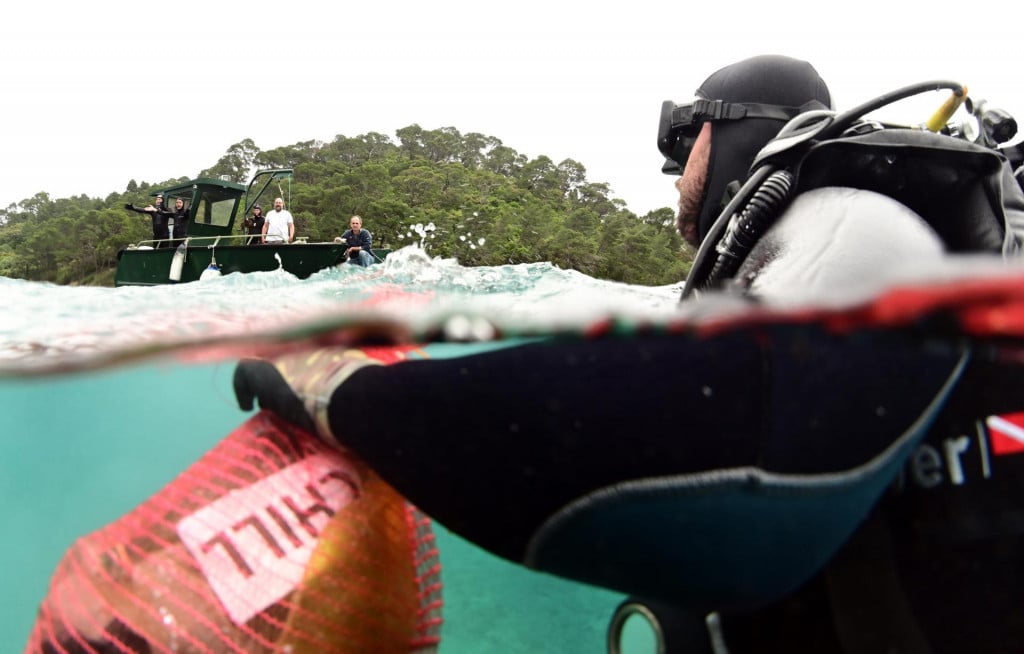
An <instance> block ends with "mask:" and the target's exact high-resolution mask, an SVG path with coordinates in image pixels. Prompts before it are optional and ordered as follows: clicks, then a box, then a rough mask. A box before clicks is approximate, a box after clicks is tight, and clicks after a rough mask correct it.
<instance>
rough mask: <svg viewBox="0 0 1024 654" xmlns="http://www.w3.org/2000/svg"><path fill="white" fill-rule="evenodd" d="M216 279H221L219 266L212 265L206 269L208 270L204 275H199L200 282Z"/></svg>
mask: <svg viewBox="0 0 1024 654" xmlns="http://www.w3.org/2000/svg"><path fill="white" fill-rule="evenodd" d="M214 277H220V268H218V267H217V264H215V263H211V264H210V265H209V266H207V267H206V270H204V271H203V274H202V275H199V280H200V281H202V280H204V279H213V278H214Z"/></svg>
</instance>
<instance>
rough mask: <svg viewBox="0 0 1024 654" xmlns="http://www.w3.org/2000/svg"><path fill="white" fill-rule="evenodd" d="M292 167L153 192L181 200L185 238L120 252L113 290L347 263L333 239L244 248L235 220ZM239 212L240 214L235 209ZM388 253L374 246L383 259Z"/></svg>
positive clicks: (301, 273) (303, 272) (298, 272)
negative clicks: (185, 209) (237, 179)
mask: <svg viewBox="0 0 1024 654" xmlns="http://www.w3.org/2000/svg"><path fill="white" fill-rule="evenodd" d="M292 172H293V171H292V169H290V168H275V169H269V170H262V171H259V172H258V173H256V175H255V176H254V177H253V178H252V180H251V181H250V182H249V184H248V185H242V184H237V183H235V182H231V181H226V180H223V179H213V178H208V177H200V178H197V179H193V180H190V181H187V182H184V183H181V184H177V185H175V186H170V187H167V188H163V189H154V190H153V192H152V194H151V195H153V196H156V195H157V194H158V193H162V194H163V196H164V202H165V203H166V205H167V206H171V205H172V204H173V202H174V201H175V200H177V199H178V198H181V199H183V200H185V202H186V204H187V206H188V207H189V229H188V231H189V234H188V236H187V237H186V238H183V239H165V240H163V241H156V240H144V241H139V242H138V243H132V244H130V245H128V246H127V247H124V248H122V249H121V251H120V252H119V253H118V255H117V257H118V260H117V271H116V273H115V275H114V285H115V286H159V285H163V284H182V283H186V282H194V281H197V280H199V279H202V278H204V276H209V275H226V274H230V273H233V272H242V273H249V272H257V271H261V270H264V271H269V270H277V269H278V268H282V269H284V270H286V271H288V272H289V273H291V274H293V275H295V276H296V277H298V278H299V279H305V278H307V277H309V276H310V275H312V274H313V273H315V272H318V271H320V270H323V269H325V268H330V267H332V266H336V265H339V264H341V263H345V250H346V249H347V248H348V246H347V245H346V243H345V242H344V241H342V240H341V238H340V237H339V238H337V239H335V240H334V241H327V242H313V243H311V242H309V241H308V240H307V239H306V238H305V237H302V236H297V237H296V238H295V241H294V242H292V243H287V244H285V243H267V244H260V245H247V242H248V240H249V238H250V237H249V236H247V235H246V234H243V233H242V232H241V230H236V229H235V226H236V224H239V223H240V222H241V220H240V218H239V216H246V215H248V213H249V211H250V210H251V209H252V207H253V206H254V205H255V204H256V203H257V202H258V201H259V199H260V198H261V197H263V195H264V193H265V192H266V191H267V190H268V189H270V188H272V185H274V188H276V187H277V184H275V183H276V182H279V180H285V179H287V180H289V181H290V180H291V177H292ZM239 209H241V211H239ZM389 253H390V249H386V248H374V249H373V250H372V251H371V254H372V255H373V257H374V259H375V260H376V261H378V262H380V261H383V260H384V258H385V257H386V256H387V255H388V254H389Z"/></svg>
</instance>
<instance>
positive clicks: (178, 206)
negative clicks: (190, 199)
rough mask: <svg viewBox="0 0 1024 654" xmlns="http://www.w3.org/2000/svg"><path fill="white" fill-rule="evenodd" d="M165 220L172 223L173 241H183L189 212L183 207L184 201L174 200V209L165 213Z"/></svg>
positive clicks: (186, 233)
mask: <svg viewBox="0 0 1024 654" xmlns="http://www.w3.org/2000/svg"><path fill="white" fill-rule="evenodd" d="M167 218H168V219H169V220H173V221H174V238H175V239H183V238H185V237H186V236H188V219H189V210H188V208H187V207H185V200H183V199H182V198H177V199H175V200H174V209H173V210H171V211H168V212H167Z"/></svg>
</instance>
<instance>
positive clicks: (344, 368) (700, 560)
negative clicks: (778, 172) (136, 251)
mask: <svg viewBox="0 0 1024 654" xmlns="http://www.w3.org/2000/svg"><path fill="white" fill-rule="evenodd" d="M697 96H698V101H703V102H700V104H698V102H695V103H694V104H693V105H691V106H690V107H685V108H678V111H677V108H673V109H672V116H671V119H672V126H673V129H674V131H675V132H676V133H675V137H677V138H676V139H675V140H674V141H672V142H666V143H660V144H659V146H665V148H664V149H667V150H668V155H669V159H670V162H669V163H670V164H671V166H669V167H672V166H674V170H673V171H672V172H674V173H676V174H681V177H680V178H679V180H678V181H677V182H676V187H677V189H678V191H679V215H678V217H677V224H678V227H679V230H680V232H681V233H682V234H683V235H684V237H686V238H687V239H688V240H690V241H691V242H694V243H697V244H702V242H703V241H705V240H707V239H708V238H709V235H711V234H712V233H713V226H714V224H715V223H716V222H717V221H716V216H718V215H719V213H721V211H720V209H721V205H720V202H719V200H720V198H722V197H723V196H727V195H729V193H730V192H729V189H728V188H727V187H728V186H729V185H730V183H731V182H733V181H743V180H744V179H745V178H746V176H747V175H748V173H749V169H750V166H751V163H752V161H754V159H755V157H756V156H757V153H758V152H759V151H760V150H761V149H762V148H763V147H765V145H766V144H767V143H768V142H769V141H770V140H771V139H772V138H773V137H774V136H775V135H776V134H777V133H778V132H779V130H780V129H782V127H783V126H784V125H785V124H786V122H787V120H788V119H789V118H791V117H793V116H796V115H798V114H800V113H802V112H807V111H813V110H815V109H819V110H830V109H831V105H832V103H831V96H830V93H829V91H828V88H827V86H826V85H825V83H824V81H823V80H822V79H821V78H820V76H819V75H818V74H817V72H816V71H815V69H814V68H813V67H812V66H811V65H810V64H809V63H807V62H803V61H799V60H795V59H791V58H788V57H776V56H768V57H754V58H751V59H746V60H743V61H740V62H737V63H735V64H732V65H730V66H727V67H725V68H723V69H721V70H719V71H717V72H716V73H714V74H713V75H711V76H710V77H709V78H708V79H707V80H706V81H705V82H704V83H703V84H702V85H701V86H700V87H699V88H698V91H697ZM663 114H664V107H663ZM663 118H664V115H663ZM899 131H905V132H909V131H910V130H899ZM918 134H919V133H918ZM926 136H930V137H934V138H935V139H943V138H946V139H949V137H942V136H939V135H934V134H933V135H926ZM910 137H913V138H918V137H917V136H914V135H913V134H911V135H908V136H907V138H910ZM854 138H857V137H854ZM949 140H952V139H949ZM929 142H933V143H937V142H935V141H929V139H928V138H924V137H921V143H918V146H921V144H922V143H923V144H925V145H927V143H929ZM859 143H860V142H859V141H858V142H856V143H855V144H859ZM939 145H940V146H944V145H947V144H946V143H945V142H943V143H941V144H939ZM979 150H980V148H979ZM886 152H888V153H889V154H886V155H885V156H879V157H864V158H863V161H866V162H868V163H872V164H875V163H877V164H881V163H891V162H892V161H893V158H894V156H895V155H892V154H891V153H892V151H891V150H886ZM896 152H900V153H901V154H908V153H910V152H912V150H908V149H902V150H896ZM663 154H664V151H663ZM945 154H948V153H946V152H943V150H942V149H941V148H940V149H939V150H930V151H928V152H927V156H926V157H925V159H930V160H932V161H934V160H936V158H941V156H943V155H945ZM970 154H971V157H972V159H971V160H972V161H975V160H980V159H984V160H985V161H986V162H987V164H986V165H988V164H993V162H994V165H995V168H991V169H989V172H990V173H991V174H990V175H989V173H986V175H988V177H986V178H985V180H984V181H985V183H988V182H991V181H992V176H995V178H996V181H998V178H999V177H1000V176H1002V175H1003V174H1004V173H1005V172H1006V171H1005V170H1002V169H1001V168H1000V167H1002V168H1006V169H1008V166H1005V160H1003V161H1002V163H999V161H1000V157H1001V155H997V154H994V153H992V155H991V156H989V155H987V154H984V153H980V152H971V153H970ZM975 155H977V156H975ZM921 161H922V160H918V161H917V164H921ZM975 162H976V161H975ZM818 163H822V162H821V161H819V162H818ZM825 163H828V162H825ZM835 163H836V165H835V166H833V167H834V168H835V169H836V170H837V171H838V173H837V174H842V172H843V170H844V169H851V167H852V164H853V163H854V162H853V161H851V160H850V158H848V157H847V158H842V157H840V158H839V159H838V160H837V161H836V162H835ZM976 163H977V162H976ZM915 168H916V165H915ZM807 172H808V174H811V175H813V174H816V173H817V172H818V171H816V170H810V171H807ZM963 172H965V173H966V172H967V168H966V167H965V168H964V169H963ZM941 179H945V178H943V177H940V180H941ZM1009 179H1010V181H1011V184H1009V185H1005V186H1003V187H1002V189H1001V192H1002V202H1003V204H1002V205H1000V200H999V197H1000V196H999V195H993V194H986V193H984V192H982V191H980V190H979V189H974V190H976V191H978V192H977V193H969V192H967V191H966V190H964V189H961V188H960V187H957V189H956V191H955V192H957V193H960V192H961V191H963V196H964V198H967V197H968V196H969V197H970V198H972V199H973V201H975V202H977V203H978V206H976V207H974V208H975V209H976V211H974V212H971V213H964V214H957V215H956V216H955V217H954V219H960V216H961V215H967V216H970V218H969V219H970V220H972V221H986V220H989V219H991V221H990V223H986V224H985V225H980V227H983V229H978V230H970V229H965V230H960V231H958V232H956V233H957V234H961V235H964V234H966V235H968V236H976V235H977V236H981V237H986V238H987V237H992V239H993V240H992V241H991V242H986V245H985V247H984V248H979V249H984V250H985V251H986V252H988V253H989V254H990V255H992V257H993V259H995V260H996V261H1001V258H1002V256H1003V253H1004V252H1013V251H1018V252H1019V249H1020V242H1021V238H1020V233H1021V231H1020V225H1021V221H1022V217H1024V192H1022V191H1021V189H1020V187H1019V186H1017V185H1016V183H1015V182H1013V180H1012V171H1010V178H1009ZM943 184H946V182H941V183H939V184H936V185H934V186H929V187H928V188H918V189H916V191H917V193H919V194H923V195H933V194H935V193H937V192H938V191H940V190H941V187H942V186H943ZM741 190H742V189H741ZM815 190H819V189H815ZM820 190H824V191H828V193H826V195H825V196H815V197H818V198H822V197H824V200H825V201H823V202H822V203H820V204H815V205H811V206H810V207H808V206H807V205H806V203H805V204H803V205H800V206H798V202H799V200H800V197H801V196H799V195H798V196H797V197H796V199H795V200H794V201H793V204H792V205H791V207H790V209H787V210H786V212H785V213H783V214H782V215H781V216H780V217H778V218H777V220H776V226H777V231H774V232H769V234H768V235H767V236H766V237H765V238H767V239H768V245H770V246H771V247H768V248H766V249H765V250H764V251H762V252H759V253H758V254H759V256H761V257H762V259H761V260H760V261H759V262H758V265H759V267H756V268H752V269H751V271H752V272H751V274H752V275H753V276H754V277H756V278H760V279H763V280H764V281H765V283H764V284H762V285H753V286H751V291H750V293H749V294H747V295H730V294H726V293H721V294H718V295H716V294H714V293H711V292H709V293H708V294H707V295H702V296H699V297H697V298H694V299H692V300H688V301H687V302H684V303H682V305H681V308H688V309H691V310H694V311H695V312H699V311H713V310H714V308H715V307H722V306H724V308H725V309H726V311H724V312H723V314H722V316H721V320H720V322H719V323H713V324H715V325H717V326H716V327H715V328H713V329H709V330H708V331H707V332H706V333H704V334H701V333H700V331H699V330H694V331H687V330H681V331H679V332H673V331H671V330H666V331H659V330H648V331H646V332H641V333H640V334H636V335H633V336H632V337H625V338H619V337H617V336H616V334H618V333H619V332H620V331H621V330H617V329H609V331H610V333H608V334H606V335H605V336H604V337H599V338H589V339H588V338H582V337H581V338H576V339H573V338H552V339H547V340H536V339H527V340H526V341H525V342H516V343H510V344H505V346H504V347H495V348H492V349H487V350H485V351H483V352H481V353H476V354H472V355H468V356H462V357H457V358H452V359H437V360H406V361H401V362H398V363H394V364H391V365H379V364H378V362H376V361H374V360H372V359H370V358H368V357H367V356H366V355H365V354H363V353H361V352H354V353H352V354H347V353H346V352H347V351H346V350H345V349H344V348H341V347H336V348H325V349H323V350H320V351H317V352H308V351H305V352H298V353H295V354H292V355H285V356H281V357H277V358H275V359H273V360H269V361H268V360H259V359H246V360H243V361H241V362H240V363H239V365H238V366H237V368H236V371H235V377H234V387H235V393H236V396H237V398H238V402H239V406H240V407H241V408H242V409H244V410H249V409H251V408H253V406H254V401H255V400H258V401H259V406H260V407H262V408H263V409H269V410H271V411H274V412H275V413H277V414H278V415H279V416H281V417H282V418H284V419H285V420H288V421H290V422H292V423H294V424H297V425H299V426H301V427H304V428H306V429H308V430H310V431H311V432H313V433H315V434H317V435H319V437H320V438H322V439H324V440H325V441H326V442H329V443H335V444H338V445H340V446H341V447H343V448H345V449H346V450H348V451H351V452H354V453H355V454H357V455H358V456H360V457H361V458H362V459H363V460H365V461H366V462H367V463H369V464H370V465H371V466H372V467H373V468H374V469H375V470H376V471H377V472H378V473H379V474H380V475H381V477H382V478H384V479H385V480H387V481H388V483H390V484H391V485H392V486H394V487H395V488H396V489H397V490H398V491H399V492H401V493H402V494H403V495H404V496H405V497H407V498H408V499H409V500H410V502H412V503H413V504H415V505H416V506H417V507H419V508H420V509H422V510H423V511H425V512H426V513H427V514H428V515H430V516H431V517H433V518H434V519H435V520H437V521H438V522H439V523H441V524H443V525H444V526H445V527H447V528H448V529H451V530H452V531H453V532H455V533H457V534H459V535H460V536H462V537H463V538H466V539H468V540H469V541H471V542H473V543H475V544H476V545H478V546H480V547H482V548H484V549H486V550H488V551H490V552H492V553H494V554H496V555H498V556H501V557H503V558H506V559H508V560H511V561H513V562H518V563H521V564H524V565H527V566H529V567H531V568H533V569H537V570H541V571H544V572H548V573H552V574H556V575H559V576H562V577H566V578H570V579H575V580H578V581H582V582H585V583H588V584H594V585H598V586H602V587H606V588H611V589H613V590H617V591H620V592H626V593H629V594H631V595H636V596H639V597H645V598H650V599H653V600H657V601H661V602H666V603H668V604H670V605H671V606H673V607H676V608H678V609H680V610H681V611H683V610H686V611H693V612H695V613H698V614H702V613H706V612H717V613H718V614H719V616H720V617H721V624H722V626H723V634H724V635H723V638H724V641H725V648H726V649H728V651H730V652H732V653H733V654H741V653H743V652H761V651H787V652H847V653H853V652H861V651H864V652H875V651H896V650H899V651H902V652H934V653H938V652H965V651H970V652H1003V651H1014V650H1016V649H1018V648H1019V646H1020V643H1022V642H1024V610H1022V609H1024V590H1022V586H1021V584H1019V579H1020V576H1021V574H1022V573H1024V564H1022V561H1021V555H1020V552H1021V551H1024V530H1021V529H1019V528H1018V526H1019V523H1020V516H1021V515H1024V452H1022V450H1024V448H1019V449H1018V450H1012V449H1009V450H1003V452H1004V454H1006V455H1004V456H998V457H993V456H991V452H992V450H991V448H990V449H989V450H984V449H982V450H981V452H980V453H979V452H977V451H976V450H979V448H984V447H987V446H986V445H985V444H984V442H989V441H990V439H989V437H988V436H985V435H984V434H983V433H982V431H983V430H982V429H980V428H979V429H978V430H977V431H975V430H974V427H975V426H976V425H978V424H979V421H980V420H982V419H984V417H985V416H991V415H1002V414H1010V413H1014V412H1022V411H1024V397H1022V396H1021V392H1020V389H1021V388H1022V387H1024V371H1022V369H1021V367H1020V366H1019V365H1014V364H1012V363H1011V362H1009V361H1004V360H1000V359H998V358H988V357H986V356H985V351H984V350H983V349H981V348H979V349H977V350H975V349H972V348H971V346H970V344H969V342H967V340H968V339H951V341H947V342H946V344H947V345H949V344H950V342H952V343H954V344H955V346H949V347H946V346H939V344H938V343H936V342H933V341H931V340H930V339H927V338H920V337H915V336H914V333H913V332H912V331H911V332H910V333H906V332H900V333H887V332H886V331H885V330H884V329H870V328H869V329H864V330H862V331H858V332H856V333H853V334H852V335H851V334H845V335H844V334H843V333H834V332H833V331H831V330H830V329H828V328H827V327H825V326H820V328H819V327H818V326H815V325H813V324H808V323H807V322H806V319H805V318H801V319H800V320H799V321H797V322H796V323H795V324H794V323H789V324H785V325H776V326H773V325H762V326H758V325H757V324H756V320H755V319H756V314H755V315H754V316H753V318H751V316H750V315H749V314H744V313H741V312H738V311H737V308H745V307H758V306H759V304H758V303H759V302H762V301H763V300H761V299H760V298H759V295H763V296H769V297H770V296H772V295H773V294H775V293H777V292H780V291H790V290H795V289H798V288H799V286H798V284H803V285H806V286H811V287H814V288H813V290H814V291H815V292H817V293H818V294H819V295H817V298H818V302H819V303H820V304H825V305H827V304H829V302H830V301H831V300H835V299H836V298H837V297H839V298H843V297H846V296H848V295H850V289H851V288H853V289H856V286H855V284H856V283H857V282H859V281H860V279H861V276H863V275H865V274H866V275H868V276H874V278H875V279H881V280H882V281H883V282H884V275H885V274H886V271H887V270H888V269H889V268H891V267H892V264H893V262H899V261H902V260H915V261H921V262H924V263H929V264H945V265H952V264H951V263H950V260H951V258H950V257H949V256H948V254H947V249H950V248H951V247H952V246H950V245H949V244H947V243H945V242H944V239H943V237H940V236H939V235H938V234H937V233H936V232H935V230H933V229H931V227H930V226H929V225H928V224H925V223H924V220H923V219H922V218H921V217H920V216H919V215H917V214H916V213H914V212H912V211H910V210H909V209H908V208H907V207H906V206H905V205H902V204H901V203H899V202H896V201H895V200H892V199H890V198H888V197H875V196H879V195H880V194H878V193H875V192H873V191H868V190H864V194H857V193H843V192H839V191H835V189H820ZM847 190H849V189H847ZM811 193H813V191H812V192H809V193H807V194H805V196H804V197H806V196H809V195H811ZM737 197H741V196H737ZM993 198H995V199H993ZM848 200H849V202H848ZM868 204H870V207H871V208H873V209H874V210H877V213H871V212H864V211H863V209H864V208H865V207H866V206H868ZM848 209H849V210H848ZM794 225H795V226H796V227H800V229H797V228H794ZM864 227H866V228H867V229H863V228H864ZM773 229H776V228H774V227H773ZM837 234H842V237H841V238H836V235H837ZM896 234H899V235H901V236H900V237H894V235H896ZM902 235H907V238H903V237H902ZM783 246H785V247H783ZM1004 246H1005V247H1004ZM1014 248H1016V250H1014ZM862 252H864V253H867V254H869V255H878V256H879V257H881V258H880V259H879V258H874V259H861V258H858V256H857V255H858V254H859V253H862ZM807 255H810V256H807ZM880 260H881V261H885V262H888V264H889V265H888V266H885V265H880V264H879V261H880ZM782 273H786V274H782ZM787 275H788V277H787ZM819 280H820V281H819ZM794 282H796V283H794ZM819 283H820V284H823V286H816V285H817V284H819ZM883 288H884V286H883ZM768 306H770V305H768ZM805 314H806V310H805ZM805 314H801V315H805ZM696 315H700V314H699V313H696ZM712 315H714V314H712ZM730 315H732V316H733V317H734V318H735V322H734V323H731V324H730V323H729V316H730ZM737 315H738V317H736V316H737ZM744 318H746V319H748V320H750V321H751V323H745V322H744ZM954 323H955V320H954V316H949V320H948V321H947V322H943V323H941V324H943V325H947V324H948V325H952V324H954ZM725 326H729V328H725ZM497 345H499V346H500V345H502V343H498V344H497ZM624 387H633V388H641V391H640V392H635V393H631V394H630V397H629V400H628V401H627V402H624V401H623V397H622V393H623V388H624ZM538 389H543V392H539V391H538ZM396 397H397V398H400V401H401V403H402V411H394V410H393V407H394V402H395V398H396ZM495 398H500V401H495ZM354 406H358V407H359V408H360V410H359V411H358V412H353V411H352V410H351V407H354ZM444 417H451V418H453V419H443V420H439V419H440V418H444ZM974 435H977V436H978V439H977V442H976V441H975V438H974ZM1011 452H1013V454H1010V453H1011ZM904 466H907V472H906V474H905V476H904V483H903V484H902V490H901V492H900V493H899V494H897V495H893V496H889V497H886V496H885V491H886V488H887V487H890V485H892V484H894V483H895V482H897V481H898V476H899V474H900V471H901V470H902V469H903V467H904ZM438 480H444V483H439V482H438ZM694 624H696V625H697V626H698V627H700V628H703V626H704V624H705V622H704V620H703V618H701V619H700V620H697V621H695V623H694ZM706 635H707V634H705V636H706ZM711 649H712V648H711V645H710V643H707V642H706V640H705V642H704V643H703V645H701V646H699V647H696V646H695V649H694V650H693V651H711ZM714 649H715V651H724V649H722V648H721V647H717V646H716V647H715V648H714ZM670 651H676V650H670ZM679 651H690V650H688V649H685V648H684V649H681V650H679Z"/></svg>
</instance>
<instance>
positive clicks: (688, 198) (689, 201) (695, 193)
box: [676, 173, 706, 247]
mask: <svg viewBox="0 0 1024 654" xmlns="http://www.w3.org/2000/svg"><path fill="white" fill-rule="evenodd" d="M705 178H706V175H704V174H701V173H696V174H692V175H686V174H685V173H684V174H683V176H682V177H681V178H680V180H679V182H677V184H676V187H677V188H678V189H679V212H678V213H677V214H676V229H678V230H679V235H680V236H682V237H683V239H684V240H685V241H686V242H687V243H689V244H690V245H692V246H693V247H697V246H698V245H700V234H699V229H698V224H697V220H698V218H699V217H700V208H701V205H703V204H704V182H705Z"/></svg>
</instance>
